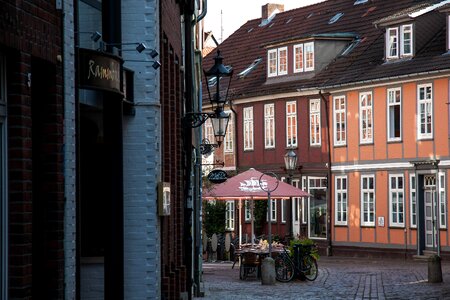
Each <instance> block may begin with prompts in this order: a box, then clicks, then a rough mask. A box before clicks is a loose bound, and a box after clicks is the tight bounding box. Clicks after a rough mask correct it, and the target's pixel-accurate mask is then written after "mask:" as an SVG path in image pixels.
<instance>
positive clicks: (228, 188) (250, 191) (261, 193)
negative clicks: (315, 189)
mask: <svg viewBox="0 0 450 300" xmlns="http://www.w3.org/2000/svg"><path fill="white" fill-rule="evenodd" d="M261 187H262V188H261ZM267 191H270V198H274V199H289V198H290V197H309V196H311V195H310V194H308V193H307V192H305V191H303V190H301V189H299V188H296V187H294V186H292V185H289V184H287V183H284V182H282V181H279V180H278V179H277V178H275V177H272V176H269V175H267V174H264V173H261V172H259V171H257V170H255V169H253V168H251V169H248V170H247V171H245V172H242V173H240V174H238V175H236V176H233V177H231V178H229V179H227V181H225V182H223V183H220V184H217V185H214V186H213V187H211V188H209V189H206V190H205V191H204V192H203V196H202V197H203V199H207V200H242V199H244V200H266V199H268V192H267ZM239 208H241V204H240V205H239ZM251 215H252V237H251V240H252V244H253V211H252V212H251ZM239 217H241V212H240V211H239ZM241 224H242V222H241V220H239V244H241V235H242V227H241ZM269 226H270V222H269Z"/></svg>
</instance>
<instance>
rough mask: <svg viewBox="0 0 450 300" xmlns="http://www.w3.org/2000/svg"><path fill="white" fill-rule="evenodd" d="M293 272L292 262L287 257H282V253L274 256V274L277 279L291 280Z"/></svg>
mask: <svg viewBox="0 0 450 300" xmlns="http://www.w3.org/2000/svg"><path fill="white" fill-rule="evenodd" d="M294 273H295V269H294V264H293V263H292V261H291V260H290V259H289V258H287V257H284V255H279V256H278V257H277V258H275V276H276V279H277V280H278V281H281V282H288V281H291V280H292V278H293V277H294Z"/></svg>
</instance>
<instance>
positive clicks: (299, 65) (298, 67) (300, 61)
mask: <svg viewBox="0 0 450 300" xmlns="http://www.w3.org/2000/svg"><path fill="white" fill-rule="evenodd" d="M304 59H305V56H304V55H303V44H300V45H295V46H294V73H297V72H303V66H304Z"/></svg>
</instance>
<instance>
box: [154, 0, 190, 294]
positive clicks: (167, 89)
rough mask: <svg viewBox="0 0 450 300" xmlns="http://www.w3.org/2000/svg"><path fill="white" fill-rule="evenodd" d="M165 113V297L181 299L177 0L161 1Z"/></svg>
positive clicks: (180, 92)
mask: <svg viewBox="0 0 450 300" xmlns="http://www.w3.org/2000/svg"><path fill="white" fill-rule="evenodd" d="M160 18H161V19H160V20H161V43H160V47H161V51H160V52H161V55H160V59H161V63H162V66H161V69H160V74H161V109H162V143H163V146H162V176H163V180H164V181H166V182H170V185H171V212H170V216H166V217H162V219H161V225H162V229H161V265H162V280H161V281H162V293H163V295H164V297H165V298H166V299H180V294H181V293H183V292H186V290H187V288H186V266H185V261H184V257H183V256H184V243H183V242H184V236H183V232H184V231H183V229H184V226H183V225H184V199H185V197H184V191H183V187H184V184H183V182H184V180H183V178H184V175H185V174H184V171H183V170H184V169H185V167H184V166H183V137H182V132H181V129H182V126H181V115H182V108H183V106H182V105H183V77H182V73H181V70H180V66H181V59H182V54H181V41H182V35H181V24H180V7H179V5H178V4H177V3H176V1H175V0H170V1H161V11H160Z"/></svg>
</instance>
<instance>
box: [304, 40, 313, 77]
mask: <svg viewBox="0 0 450 300" xmlns="http://www.w3.org/2000/svg"><path fill="white" fill-rule="evenodd" d="M309 54H311V58H309ZM303 55H304V56H305V64H304V67H305V72H307V71H314V42H310V43H305V45H304V52H303Z"/></svg>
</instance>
